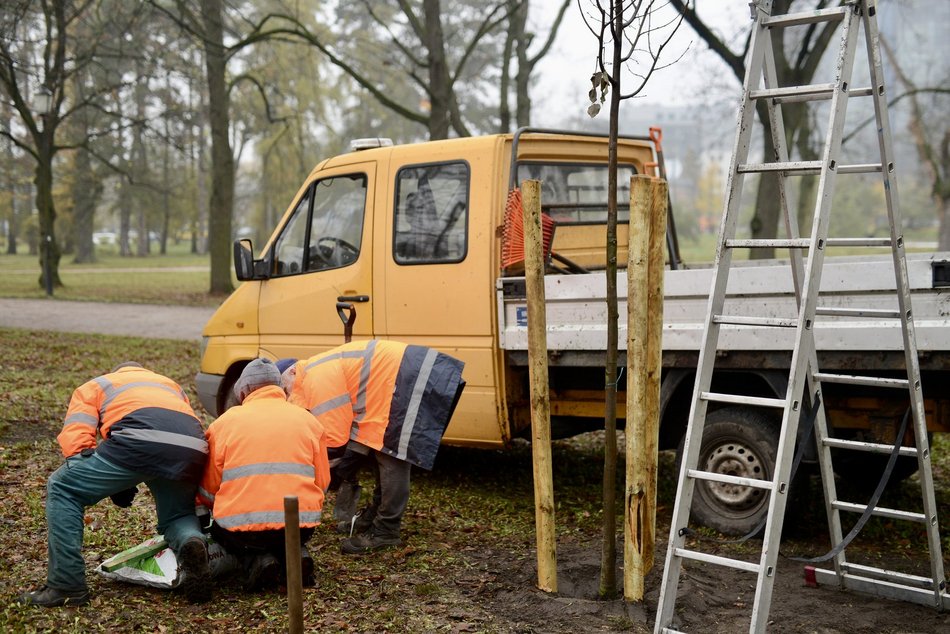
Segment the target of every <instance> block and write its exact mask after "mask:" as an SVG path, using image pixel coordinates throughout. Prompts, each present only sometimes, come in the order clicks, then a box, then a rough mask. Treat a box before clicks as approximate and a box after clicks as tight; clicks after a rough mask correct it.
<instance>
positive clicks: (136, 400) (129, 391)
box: [19, 361, 211, 607]
mask: <svg viewBox="0 0 950 634" xmlns="http://www.w3.org/2000/svg"><path fill="white" fill-rule="evenodd" d="M97 434H98V436H100V437H101V438H102V441H101V442H99V443H98V445H97V443H96V436H97ZM57 439H58V440H59V445H60V448H61V449H62V452H63V456H65V457H66V462H65V464H63V465H62V466H61V467H60V468H59V469H57V470H56V471H55V472H54V473H53V474H52V475H51V476H50V477H49V481H48V483H47V485H46V524H47V539H48V551H49V571H48V573H47V577H46V584H45V585H43V586H41V587H40V588H39V589H37V590H34V591H32V592H26V593H24V594H21V595H20V597H19V601H20V603H25V604H29V605H39V606H43V607H54V606H72V605H82V604H84V603H87V602H88V601H89V590H88V587H87V585H86V575H85V562H84V561H83V557H82V539H83V527H84V522H83V514H84V509H85V507H87V506H92V505H93V504H95V503H97V502H99V501H100V500H102V499H105V498H107V497H111V498H112V501H113V502H114V503H115V504H117V505H118V506H120V507H127V506H131V504H132V500H133V498H134V497H135V493H136V490H137V486H138V484H139V483H141V482H144V483H145V484H146V485H147V486H148V488H149V490H151V492H152V496H153V497H154V498H155V508H156V511H157V514H158V531H159V533H162V534H164V537H165V540H166V541H167V542H168V544H169V546H171V548H172V550H173V551H174V552H175V554H176V555H177V557H178V561H179V563H180V565H181V568H182V587H183V588H184V591H185V595H186V597H187V598H188V599H189V600H191V601H193V602H198V601H204V600H207V599H209V598H210V587H209V580H210V577H211V572H210V568H209V565H208V550H207V545H206V542H205V540H204V537H203V535H202V533H201V528H200V526H199V522H198V518H197V516H196V515H195V503H194V500H195V491H196V489H197V484H198V480H199V479H200V478H201V474H202V472H203V470H204V464H205V460H206V458H207V453H208V444H207V442H205V438H204V431H203V430H202V428H201V423H200V422H199V421H198V419H197V418H196V417H195V413H194V411H193V410H192V409H191V405H190V404H189V402H188V397H187V396H186V395H185V393H184V391H182V389H181V387H180V386H179V385H178V384H177V383H175V382H174V381H172V380H171V379H169V378H167V377H164V376H162V375H160V374H157V373H155V372H152V371H150V370H146V369H145V368H143V367H142V366H141V365H139V364H138V363H135V362H134V361H127V362H125V363H121V364H119V365H117V366H116V367H115V368H113V370H112V371H111V372H109V373H108V374H104V375H102V376H99V377H96V378H94V379H92V380H91V381H88V382H86V383H84V384H83V385H81V386H80V387H78V388H77V389H76V390H75V391H74V392H73V395H72V398H71V399H70V401H69V409H68V410H67V411H66V420H65V423H64V424H63V429H62V431H61V432H60V434H59V436H58V437H57Z"/></svg>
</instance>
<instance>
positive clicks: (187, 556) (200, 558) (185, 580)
mask: <svg viewBox="0 0 950 634" xmlns="http://www.w3.org/2000/svg"><path fill="white" fill-rule="evenodd" d="M177 555H178V560H179V564H180V565H181V572H182V579H181V588H182V591H184V593H185V598H186V599H188V601H190V602H191V603H204V602H205V601H208V600H210V599H211V566H210V565H209V562H208V546H207V544H205V541H204V540H203V539H201V538H200V537H192V538H191V539H189V540H188V541H186V542H185V543H184V545H183V546H182V547H181V550H180V551H179V552H178V553H177Z"/></svg>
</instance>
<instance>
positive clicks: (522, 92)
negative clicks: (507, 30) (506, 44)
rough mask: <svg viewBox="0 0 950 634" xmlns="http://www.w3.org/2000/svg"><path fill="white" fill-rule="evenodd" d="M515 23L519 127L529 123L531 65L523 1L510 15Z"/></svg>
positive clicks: (526, 9) (526, 16)
mask: <svg viewBox="0 0 950 634" xmlns="http://www.w3.org/2000/svg"><path fill="white" fill-rule="evenodd" d="M511 20H512V21H513V22H515V23H516V25H517V29H518V31H517V32H518V33H519V34H520V37H519V38H517V39H516V40H515V56H516V57H517V59H518V73H517V74H516V75H515V95H516V97H515V121H516V122H517V125H518V127H519V128H522V127H525V126H529V125H531V94H530V92H529V91H528V87H529V85H530V82H531V70H532V67H533V65H532V64H531V62H530V61H529V60H528V44H529V39H528V34H527V33H526V32H525V31H526V29H527V21H528V3H527V2H523V3H522V4H521V6H520V7H518V10H517V11H515V13H514V14H513V15H512V16H511Z"/></svg>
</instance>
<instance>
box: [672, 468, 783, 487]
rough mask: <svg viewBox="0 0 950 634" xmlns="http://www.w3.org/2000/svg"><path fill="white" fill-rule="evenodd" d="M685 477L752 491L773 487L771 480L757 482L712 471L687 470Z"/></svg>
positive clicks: (752, 479) (753, 479)
mask: <svg viewBox="0 0 950 634" xmlns="http://www.w3.org/2000/svg"><path fill="white" fill-rule="evenodd" d="M686 475H688V476H689V477H690V478H694V479H696V480H706V481H708V482H721V483H723V484H732V485H735V486H740V487H752V488H753V489H765V490H766V491H771V490H772V489H773V488H774V486H773V485H772V481H771V480H757V479H755V478H741V477H739V476H734V475H728V474H725V473H715V472H713V471H700V470H698V469H687V470H686Z"/></svg>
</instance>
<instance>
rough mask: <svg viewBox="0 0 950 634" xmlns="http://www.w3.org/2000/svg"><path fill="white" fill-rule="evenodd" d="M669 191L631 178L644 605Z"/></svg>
mask: <svg viewBox="0 0 950 634" xmlns="http://www.w3.org/2000/svg"><path fill="white" fill-rule="evenodd" d="M666 196H667V186H666V182H665V181H660V180H657V179H651V178H649V177H647V176H634V177H633V178H631V179H630V241H629V248H628V259H627V426H626V440H627V443H626V486H625V488H624V583H623V594H624V599H626V600H627V601H641V600H643V594H644V583H643V580H644V577H645V576H646V575H647V573H648V572H650V569H651V568H652V567H653V555H654V550H655V543H656V463H657V443H658V434H659V401H660V399H659V396H660V370H661V367H662V335H663V244H664V242H663V241H664V238H665V235H666V207H667V202H666V200H667V198H666Z"/></svg>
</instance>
